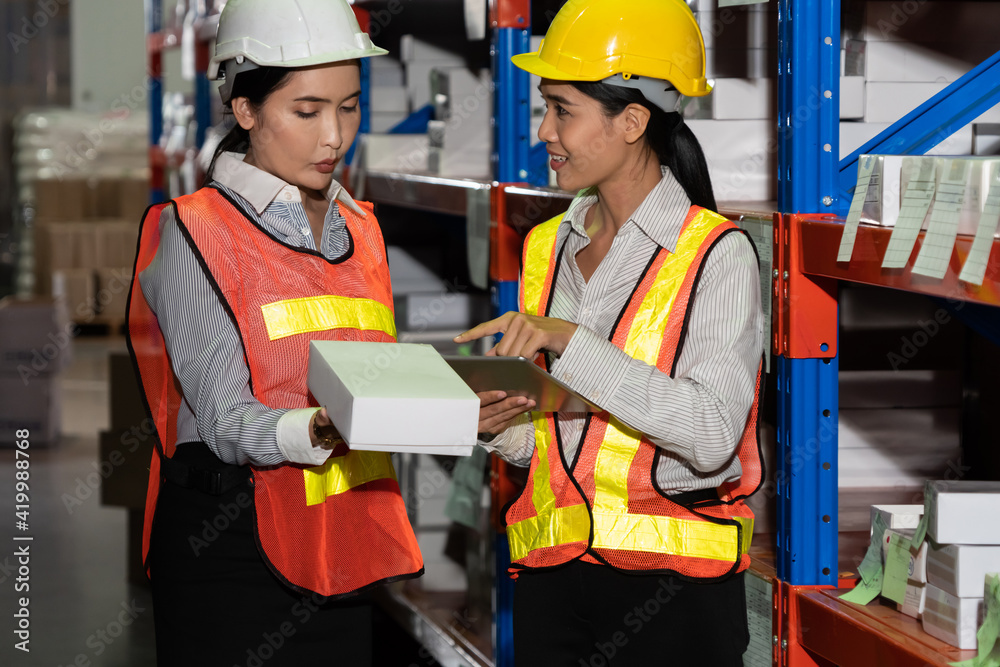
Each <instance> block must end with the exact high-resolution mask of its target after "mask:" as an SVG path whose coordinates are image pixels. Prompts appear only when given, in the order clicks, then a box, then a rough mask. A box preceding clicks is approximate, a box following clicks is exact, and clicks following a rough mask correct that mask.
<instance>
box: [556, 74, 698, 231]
mask: <svg viewBox="0 0 1000 667" xmlns="http://www.w3.org/2000/svg"><path fill="white" fill-rule="evenodd" d="M573 87H575V88H576V89H577V90H579V91H580V92H581V93H583V94H584V95H586V96H588V97H592V98H593V99H595V100H597V101H598V102H599V103H600V104H601V106H602V107H603V109H604V115H606V116H608V117H609V118H614V117H615V116H617V115H618V114H620V113H621V112H622V111H624V110H625V107H627V106H628V105H629V104H640V105H642V106H644V107H645V108H646V109H648V110H649V113H650V117H649V123H648V124H647V125H646V134H645V135H644V136H645V139H646V146H647V147H648V148H649V149H650V150H652V151H653V152H655V153H656V157H657V158H659V160H660V164H662V165H665V166H666V167H667V168H669V169H670V171H671V172H673V174H674V178H676V179H677V182H678V183H680V184H681V187H683V188H684V192H685V193H686V194H687V196H688V199H690V200H691V203H692V204H695V205H697V206H701V207H703V208H707V209H709V210H712V211H715V210H717V209H716V204H715V194H714V193H713V191H712V178H711V176H709V173H708V164H707V163H706V162H705V153H704V152H702V150H701V144H699V143H698V138H697V137H696V136H694V133H693V132H692V131H691V128H689V127H688V126H687V124H686V123H684V122H682V120H683V119H682V118H681V115H680V114H679V113H675V112H671V113H667V112H666V111H664V110H663V109H661V108H660V107H658V106H656V105H655V104H653V103H652V102H650V101H649V100H647V99H646V96H645V95H643V94H642V93H641V92H640V91H638V90H636V89H634V88H624V87H622V86H609V85H608V84H606V83H601V82H600V81H574V82H573Z"/></svg>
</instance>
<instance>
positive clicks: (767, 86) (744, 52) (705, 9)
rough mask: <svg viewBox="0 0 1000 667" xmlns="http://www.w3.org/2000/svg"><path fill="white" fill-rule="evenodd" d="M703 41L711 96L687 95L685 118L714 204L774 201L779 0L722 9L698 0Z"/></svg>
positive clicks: (696, 10)
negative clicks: (708, 179) (703, 162)
mask: <svg viewBox="0 0 1000 667" xmlns="http://www.w3.org/2000/svg"><path fill="white" fill-rule="evenodd" d="M692 9H693V10H694V14H695V18H696V19H697V21H698V25H699V26H700V27H701V31H702V35H703V36H704V38H705V75H706V76H707V77H708V79H709V81H710V82H711V83H712V92H711V94H709V95H708V96H705V97H699V98H691V99H689V100H687V104H686V106H685V108H684V116H685V120H686V122H687V124H688V126H689V127H690V128H691V130H692V131H693V132H694V134H695V136H696V137H698V141H699V143H701V146H702V149H703V150H704V152H705V158H706V160H707V162H708V166H709V169H710V171H711V174H712V185H713V187H714V189H715V198H716V200H717V201H727V202H729V201H773V200H774V199H776V198H777V190H776V185H777V184H776V181H775V178H774V174H775V173H776V171H777V135H776V129H775V122H774V119H775V118H776V117H777V86H776V83H777V82H776V80H775V78H774V75H773V72H774V71H775V63H776V62H777V47H778V42H777V25H778V19H777V11H778V3H777V1H776V0H768V2H766V3H762V4H755V5H744V6H733V7H719V6H717V3H716V2H715V0H696V2H694V4H693V5H692Z"/></svg>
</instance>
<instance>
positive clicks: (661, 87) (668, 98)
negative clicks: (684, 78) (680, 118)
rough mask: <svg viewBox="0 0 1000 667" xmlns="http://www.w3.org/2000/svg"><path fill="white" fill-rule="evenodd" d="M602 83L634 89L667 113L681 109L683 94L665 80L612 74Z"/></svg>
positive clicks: (602, 80)
mask: <svg viewBox="0 0 1000 667" xmlns="http://www.w3.org/2000/svg"><path fill="white" fill-rule="evenodd" d="M601 83H605V84H607V85H609V86H618V87H620V88H634V89H635V90H638V91H639V92H641V93H642V94H643V95H645V97H646V99H647V100H649V101H650V102H652V103H653V104H655V105H656V106H658V107H660V108H661V109H663V110H664V111H666V112H667V113H673V112H675V111H678V110H679V108H680V102H681V94H680V93H678V92H677V89H676V88H674V87H673V85H672V84H671V83H670V82H669V81H664V80H663V79H653V78H651V77H645V76H644V77H638V76H630V77H629V78H627V79H626V78H625V77H624V76H622V75H621V74H612V75H611V76H609V77H608V78H606V79H601Z"/></svg>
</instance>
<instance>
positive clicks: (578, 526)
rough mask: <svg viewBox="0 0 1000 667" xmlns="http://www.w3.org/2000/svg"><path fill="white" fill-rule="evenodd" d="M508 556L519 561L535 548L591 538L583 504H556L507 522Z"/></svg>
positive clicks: (588, 521) (587, 517)
mask: <svg viewBox="0 0 1000 667" xmlns="http://www.w3.org/2000/svg"><path fill="white" fill-rule="evenodd" d="M507 539H508V540H509V542H510V559H511V561H519V560H521V559H522V558H524V557H525V556H527V555H528V554H529V553H531V552H532V551H534V550H535V549H543V548H545V547H552V546H556V545H559V544H569V543H571V542H586V541H587V540H588V539H590V516H589V515H588V514H587V506H586V505H584V504H580V505H571V506H569V507H557V508H555V509H553V510H551V511H550V512H547V513H546V514H542V515H539V516H533V517H531V518H530V519H523V520H521V521H518V522H517V523H513V524H510V525H508V526H507Z"/></svg>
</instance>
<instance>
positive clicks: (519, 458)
mask: <svg viewBox="0 0 1000 667" xmlns="http://www.w3.org/2000/svg"><path fill="white" fill-rule="evenodd" d="M530 426H531V420H530V418H529V417H528V415H527V413H524V414H520V415H518V416H517V417H515V418H514V423H513V424H511V425H510V426H508V427H507V428H506V429H504V430H503V432H502V433H499V434H497V435H495V436H494V437H492V438H489V439H486V438H483V437H480V438H479V441H478V443H479V446H480V447H482V448H483V449H485V450H486V451H488V452H493V453H494V454H496V455H497V456H499V457H500V458H502V459H503V460H504V461H507V462H508V463H511V464H513V465H516V466H522V467H523V466H525V465H527V464H528V463H530V462H531V450H530V449H529V450H528V451H527V456H525V452H524V451H522V450H525V449H526V448H525V446H524V444H525V438H526V436H527V435H528V432H527V429H528V428H529V427H530Z"/></svg>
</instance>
